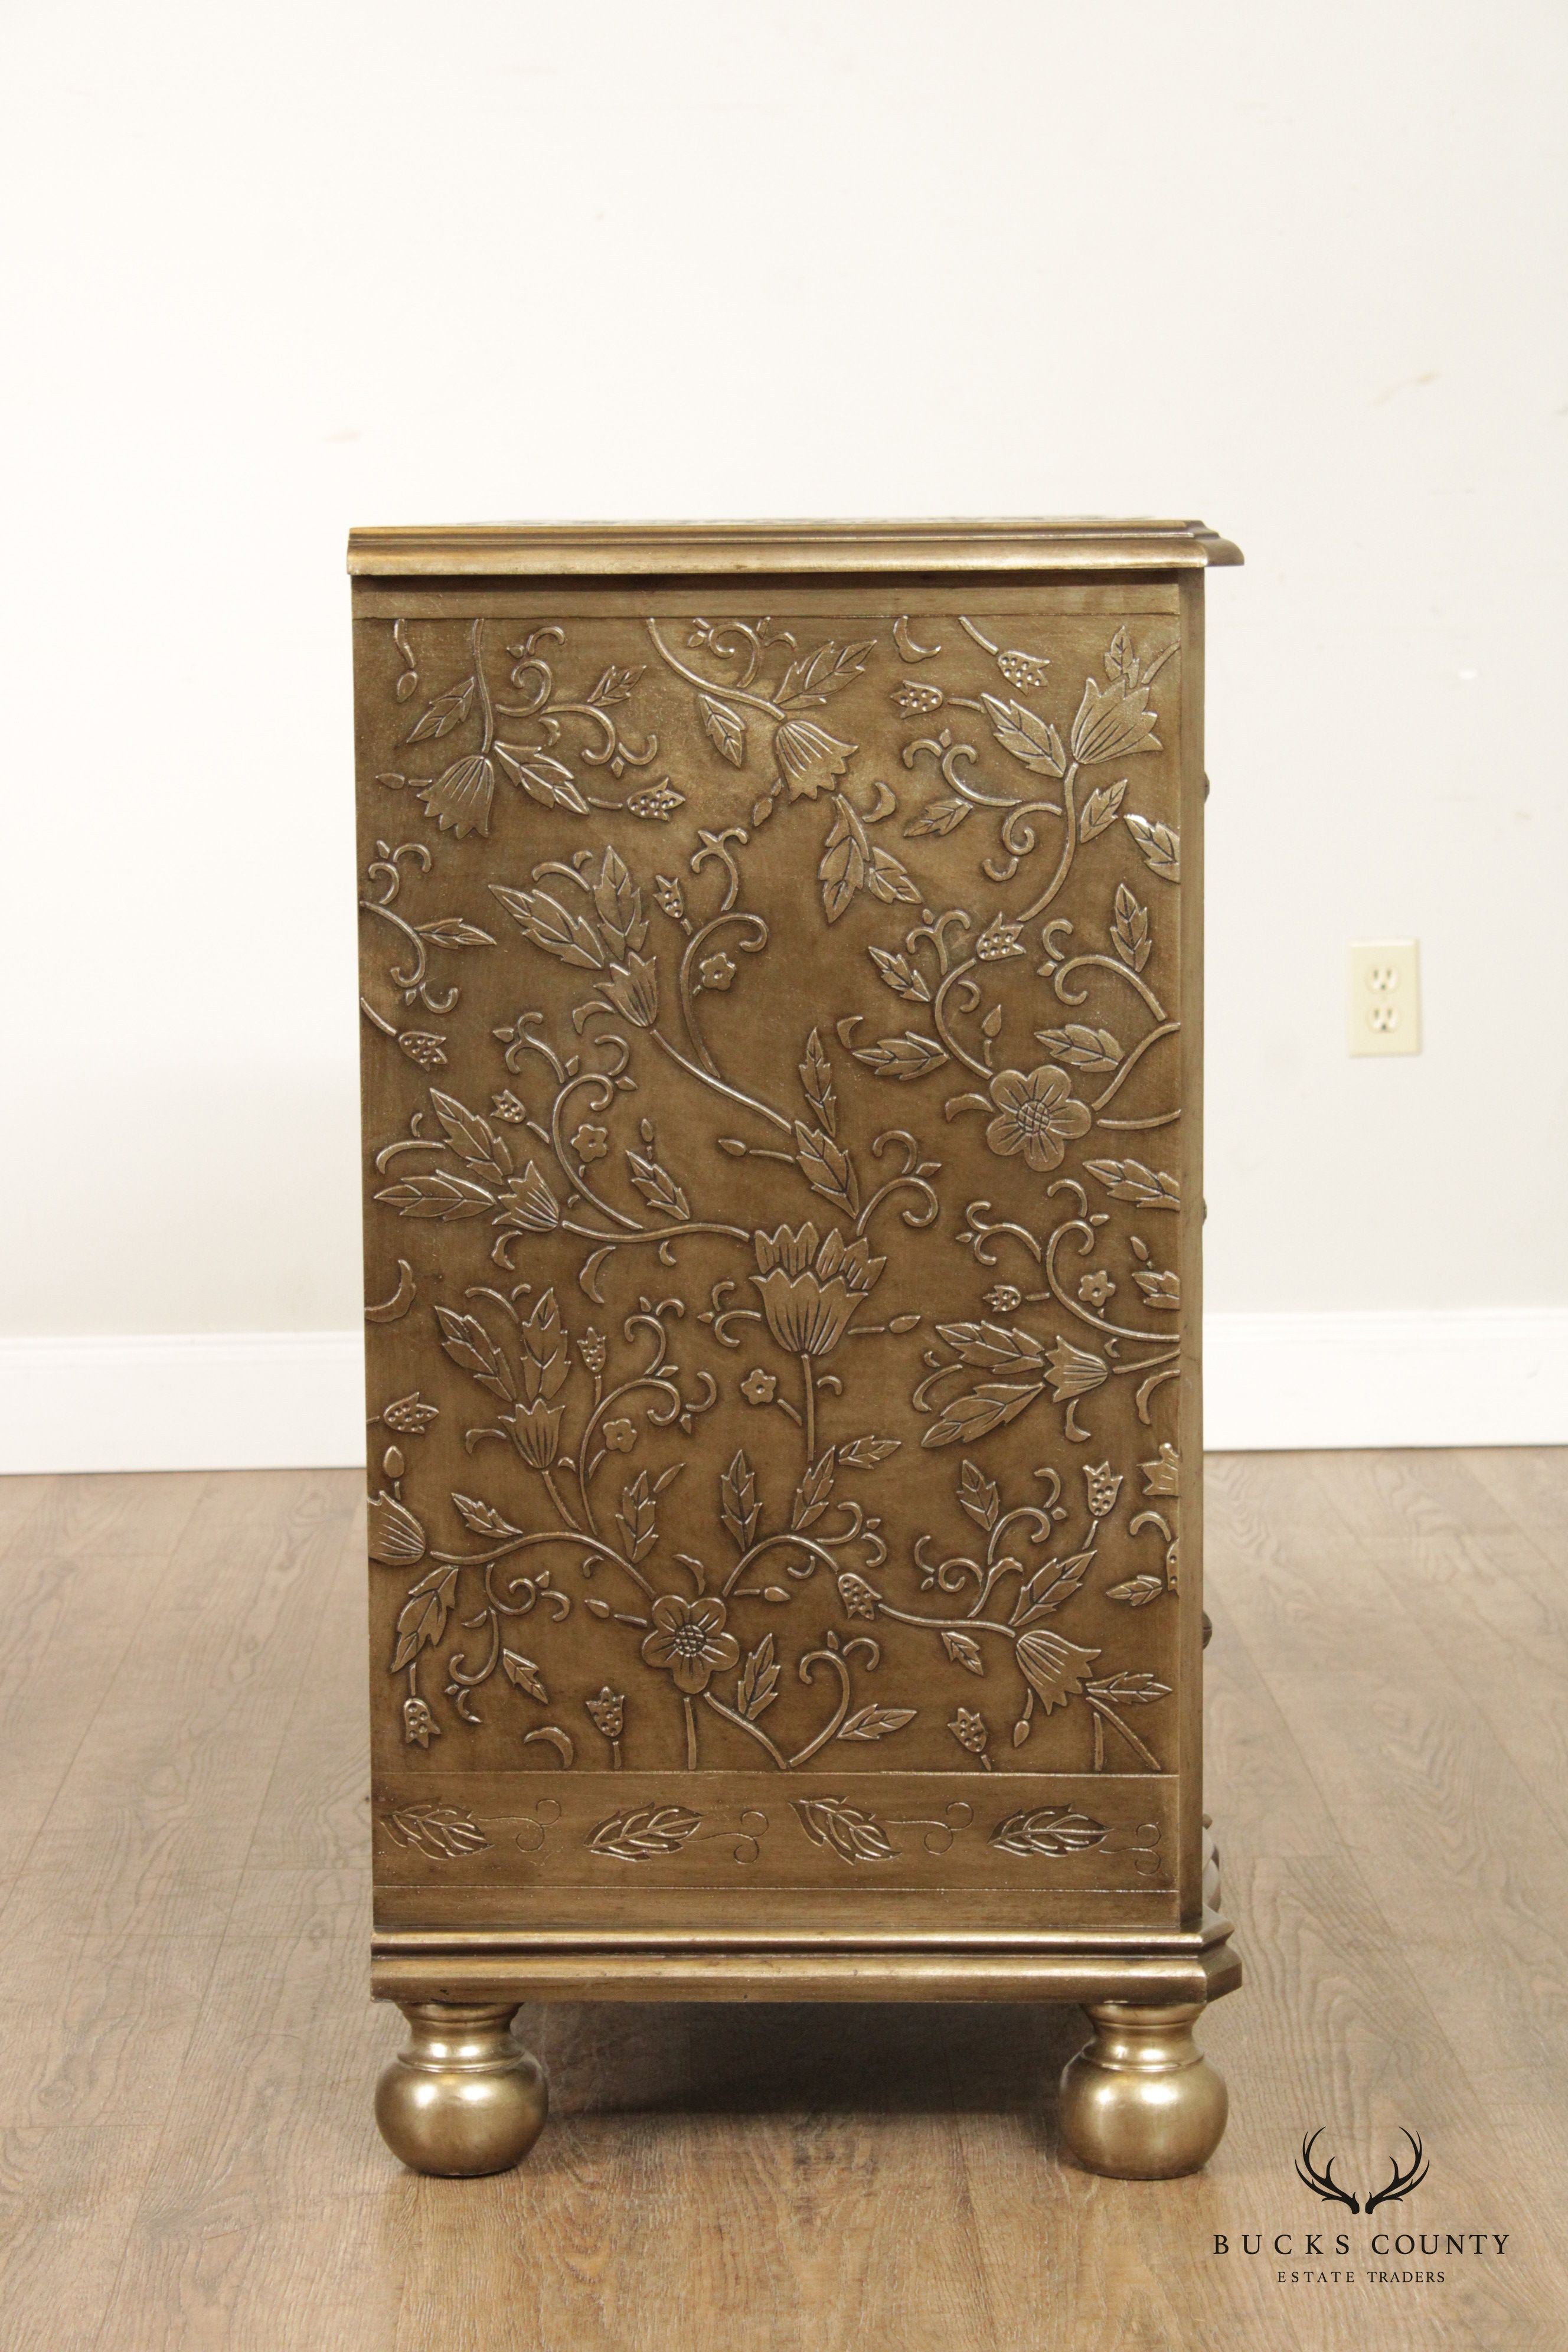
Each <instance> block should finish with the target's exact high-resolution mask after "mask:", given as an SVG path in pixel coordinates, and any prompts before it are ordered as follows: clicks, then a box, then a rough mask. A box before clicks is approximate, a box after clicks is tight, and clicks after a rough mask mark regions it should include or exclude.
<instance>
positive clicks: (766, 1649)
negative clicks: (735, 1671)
mask: <svg viewBox="0 0 1568 2352" xmlns="http://www.w3.org/2000/svg"><path fill="white" fill-rule="evenodd" d="M778 1695H779V1670H778V1668H777V1666H775V1665H774V1664H773V1635H772V1634H771V1633H764V1634H763V1638H762V1640H761V1641H760V1642H759V1643H757V1646H756V1648H755V1649H754V1650H753V1651H752V1654H751V1656H750V1657H749V1658H748V1659H747V1660H746V1664H745V1670H744V1672H743V1673H742V1676H741V1679H740V1681H739V1682H738V1683H737V1685H735V1706H736V1709H737V1711H738V1712H739V1713H740V1714H742V1715H743V1716H744V1717H745V1718H746V1721H747V1722H748V1723H755V1721H756V1719H757V1717H758V1716H759V1715H761V1714H763V1711H764V1709H766V1708H768V1707H770V1706H772V1705H773V1701H774V1699H775V1698H777V1696H778Z"/></svg>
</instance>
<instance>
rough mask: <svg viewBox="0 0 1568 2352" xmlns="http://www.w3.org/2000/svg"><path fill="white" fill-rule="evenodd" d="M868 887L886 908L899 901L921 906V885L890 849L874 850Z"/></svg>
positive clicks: (869, 870) (867, 878)
mask: <svg viewBox="0 0 1568 2352" xmlns="http://www.w3.org/2000/svg"><path fill="white" fill-rule="evenodd" d="M866 887H867V889H868V890H869V892H870V893H871V896H872V898H880V899H881V901H882V903H883V905H884V906H888V907H890V906H892V905H893V904H894V902H895V901H896V900H898V899H902V900H903V902H904V904H905V905H906V906H910V907H918V906H919V905H920V901H921V894H920V886H919V884H918V883H917V882H916V881H915V879H914V877H913V876H912V875H911V874H910V870H909V867H908V866H905V865H904V864H903V863H902V861H901V860H900V858H897V857H895V856H893V853H892V851H891V850H890V849H882V848H880V847H877V848H874V849H873V850H872V852H871V864H870V867H869V869H868V873H867V876H866Z"/></svg>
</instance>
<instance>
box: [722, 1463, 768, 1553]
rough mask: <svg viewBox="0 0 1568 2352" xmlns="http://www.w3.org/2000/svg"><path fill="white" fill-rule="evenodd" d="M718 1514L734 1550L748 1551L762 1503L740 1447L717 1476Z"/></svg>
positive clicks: (754, 1477) (750, 1467) (750, 1469)
mask: <svg viewBox="0 0 1568 2352" xmlns="http://www.w3.org/2000/svg"><path fill="white" fill-rule="evenodd" d="M719 1516H720V1517H721V1519H722V1521H723V1523H724V1525H725V1527H726V1528H727V1529H728V1530H729V1533H730V1535H731V1538H732V1539H733V1541H734V1545H735V1549H737V1551H742V1552H744V1551H749V1550H750V1549H751V1548H752V1542H753V1540H754V1538H755V1537H756V1532H757V1522H758V1520H759V1518H760V1517H762V1506H761V1504H760V1503H759V1502H758V1500H757V1480H756V1474H755V1472H754V1471H753V1470H752V1465H751V1464H750V1463H749V1462H748V1461H747V1459H746V1455H745V1451H744V1449H743V1448H742V1449H741V1450H739V1451H737V1453H736V1455H735V1458H734V1460H733V1461H732V1462H731V1465H730V1467H729V1468H728V1469H727V1470H726V1471H724V1472H722V1473H721V1476H720V1479H719Z"/></svg>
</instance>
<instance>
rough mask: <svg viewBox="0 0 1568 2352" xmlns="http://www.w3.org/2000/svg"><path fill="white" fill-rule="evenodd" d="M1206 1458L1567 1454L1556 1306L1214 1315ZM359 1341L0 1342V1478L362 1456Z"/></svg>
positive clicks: (299, 1336)
mask: <svg viewBox="0 0 1568 2352" xmlns="http://www.w3.org/2000/svg"><path fill="white" fill-rule="evenodd" d="M1204 1351H1205V1434H1206V1439H1207V1443H1208V1445H1209V1447H1210V1449H1211V1451H1214V1452H1216V1453H1224V1452H1228V1451H1232V1450H1235V1451H1248V1452H1250V1451H1258V1450H1273V1449H1279V1450H1280V1451H1291V1450H1295V1449H1298V1448H1315V1447H1321V1446H1362V1445H1563V1444H1568V1308H1564V1307H1498V1308H1492V1307H1454V1308H1440V1309H1434V1310H1432V1311H1430V1312H1427V1311H1425V1310H1407V1311H1389V1312H1370V1313H1365V1314H1347V1315H1338V1314H1321V1315H1320V1314H1293V1313H1290V1314H1268V1315H1212V1316H1210V1317H1208V1318H1207V1319H1206V1322H1205V1332H1204ZM361 1379H362V1370H361V1340H360V1335H359V1333H358V1332H357V1331H225V1332H167V1333H163V1332H160V1333H153V1334H147V1335H142V1336H136V1335H121V1334H109V1335H105V1336H103V1337H84V1338H71V1339H5V1338H3V1337H0V1471H5V1472H12V1471H62V1470H256V1469H279V1468H291V1467H298V1468H307V1467H326V1466H331V1465H340V1464H341V1465H352V1464H358V1463H360V1462H363V1459H364V1403H363V1393H362V1390H361Z"/></svg>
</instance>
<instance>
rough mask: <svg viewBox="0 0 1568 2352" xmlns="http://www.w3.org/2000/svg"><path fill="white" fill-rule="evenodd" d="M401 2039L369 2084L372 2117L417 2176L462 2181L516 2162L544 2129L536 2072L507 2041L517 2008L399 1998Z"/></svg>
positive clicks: (546, 2102)
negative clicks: (404, 2024)
mask: <svg viewBox="0 0 1568 2352" xmlns="http://www.w3.org/2000/svg"><path fill="white" fill-rule="evenodd" d="M398 2007H399V2008H400V2009H401V2010H402V2011H403V2014H404V2016H405V2018H406V2019H407V2021H408V2042H407V2046H406V2048H405V2049H403V2050H400V2051H399V2052H398V2053H397V2056H396V2057H395V2059H394V2060H393V2062H392V2063H391V2065H390V2066H389V2067H388V2068H387V2069H386V2072H385V2073H384V2074H383V2076H382V2078H381V2080H380V2082H379V2083H378V2084H376V2086H375V2120H376V2122H377V2124H378V2125H379V2126H380V2127H381V2136H382V2137H383V2139H384V2141H385V2142H386V2144H387V2146H388V2147H389V2148H390V2149H391V2150H392V2152H393V2154H394V2156H396V2157H401V2158H402V2159H403V2161H404V2163H405V2164H406V2165H409V2166H411V2167H412V2168H413V2169H414V2170H415V2171H416V2172H435V2173H440V2174H442V2175H444V2176H446V2177H447V2178H448V2179H472V2178H473V2177H475V2176H476V2175H478V2174H479V2173H484V2172H505V2171H507V2170H509V2169H510V2167H511V2166H512V2165H514V2164H520V2163H521V2161H522V2158H524V2157H525V2156H526V2155H527V2154H528V2151H529V2149H530V2148H531V2147H532V2146H533V2143H534V2141H535V2140H536V2139H537V2138H538V2137H539V2135H540V2133H541V2132H542V2130H543V2128H544V2118H545V2116H547V2115H548V2113H549V2111H550V2088H549V2084H548V2083H547V2081H546V2079H545V2074H544V2069H543V2067H542V2065H541V2064H540V2063H539V2061H538V2059H537V2058H535V2057H534V2056H533V2055H532V2054H531V2052H529V2051H527V2050H524V2049H523V2048H522V2047H521V2044H520V2043H518V2042H514V2041H513V2040H512V2037H511V2032H510V2026H511V2021H512V2019H513V2017H515V2015H516V2014H517V2003H516V2002H515V2001H501V2002H499V2003H498V2002H494V2001H489V2002H482V2003H472V2002H467V2001H464V2002H460V2003H459V2002H457V2001H444V2000H410V2001H400V2002H399V2003H398Z"/></svg>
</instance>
